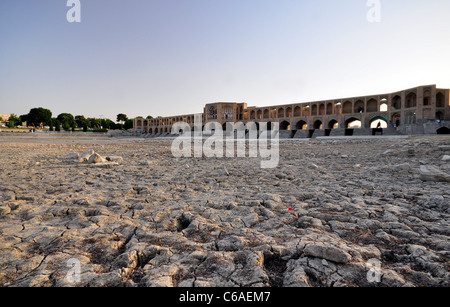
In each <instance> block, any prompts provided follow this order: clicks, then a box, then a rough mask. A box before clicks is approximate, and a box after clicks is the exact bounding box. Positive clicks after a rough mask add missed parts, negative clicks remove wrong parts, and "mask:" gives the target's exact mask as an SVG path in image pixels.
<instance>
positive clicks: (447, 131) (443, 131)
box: [436, 127, 450, 134]
mask: <svg viewBox="0 0 450 307" xmlns="http://www.w3.org/2000/svg"><path fill="white" fill-rule="evenodd" d="M436 132H437V134H450V129H449V128H447V127H441V128H439V129H438V130H437V131H436Z"/></svg>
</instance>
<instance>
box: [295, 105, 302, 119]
mask: <svg viewBox="0 0 450 307" xmlns="http://www.w3.org/2000/svg"><path fill="white" fill-rule="evenodd" d="M301 110H302V109H301V108H300V107H295V108H294V117H300V116H302V113H301Z"/></svg>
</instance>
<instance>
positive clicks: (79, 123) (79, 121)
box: [75, 115, 87, 127]
mask: <svg viewBox="0 0 450 307" xmlns="http://www.w3.org/2000/svg"><path fill="white" fill-rule="evenodd" d="M86 121H87V119H86V118H85V117H84V116H83V115H77V116H75V122H76V123H77V126H78V127H83V124H84V123H85V122H86Z"/></svg>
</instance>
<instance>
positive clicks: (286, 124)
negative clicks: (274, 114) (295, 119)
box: [280, 120, 291, 130]
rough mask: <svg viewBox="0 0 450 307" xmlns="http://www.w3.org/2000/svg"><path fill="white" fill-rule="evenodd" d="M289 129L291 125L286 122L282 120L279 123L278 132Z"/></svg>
mask: <svg viewBox="0 0 450 307" xmlns="http://www.w3.org/2000/svg"><path fill="white" fill-rule="evenodd" d="M290 128H291V124H290V123H289V122H288V121H286V120H283V121H282V122H281V123H280V130H290Z"/></svg>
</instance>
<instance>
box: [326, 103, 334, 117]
mask: <svg viewBox="0 0 450 307" xmlns="http://www.w3.org/2000/svg"><path fill="white" fill-rule="evenodd" d="M331 114H333V104H332V103H328V104H327V115H331Z"/></svg>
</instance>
